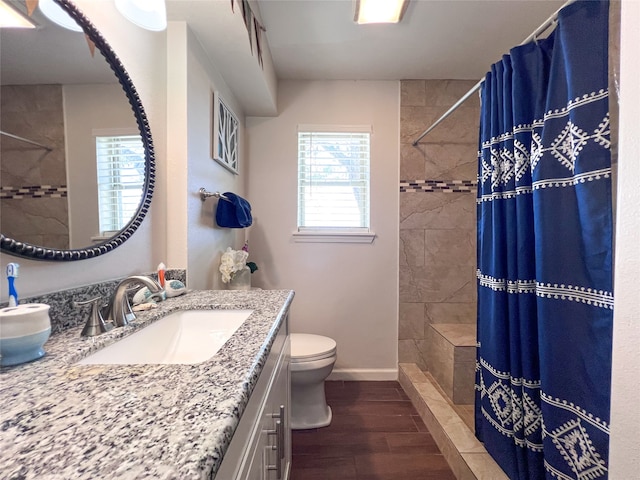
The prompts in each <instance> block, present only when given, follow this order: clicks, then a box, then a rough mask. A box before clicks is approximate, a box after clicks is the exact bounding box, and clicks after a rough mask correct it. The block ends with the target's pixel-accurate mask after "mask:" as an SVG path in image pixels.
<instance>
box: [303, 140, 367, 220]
mask: <svg viewBox="0 0 640 480" xmlns="http://www.w3.org/2000/svg"><path fill="white" fill-rule="evenodd" d="M341 130H343V129H341ZM354 130H355V129H354ZM360 130H362V129H360ZM370 137H371V134H370V132H369V131H367V132H364V131H299V132H298V230H299V231H304V230H309V229H318V230H321V229H334V230H352V231H354V232H358V231H368V229H369V195H370V192H369V163H370Z"/></svg>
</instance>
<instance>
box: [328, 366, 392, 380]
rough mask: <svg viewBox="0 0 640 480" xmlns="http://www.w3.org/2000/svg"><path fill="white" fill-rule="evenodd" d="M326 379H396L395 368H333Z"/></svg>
mask: <svg viewBox="0 0 640 480" xmlns="http://www.w3.org/2000/svg"><path fill="white" fill-rule="evenodd" d="M327 380H359V381H381V380H398V369H397V368H334V369H333V371H332V372H331V375H329V378H327Z"/></svg>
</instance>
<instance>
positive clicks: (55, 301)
mask: <svg viewBox="0 0 640 480" xmlns="http://www.w3.org/2000/svg"><path fill="white" fill-rule="evenodd" d="M146 275H147V276H148V277H151V278H153V279H155V280H157V279H158V275H157V273H149V274H146ZM123 278H124V277H123ZM165 278H166V279H167V280H180V281H181V282H182V283H184V284H185V285H186V283H187V281H186V279H187V271H186V270H184V269H171V270H167V271H166V273H165ZM121 280H122V278H121V279H116V280H109V281H106V282H100V283H94V284H91V285H85V286H82V287H75V288H70V289H67V290H60V291H58V292H52V293H46V294H44V295H37V296H33V297H28V298H20V303H21V304H22V303H44V304H47V305H49V306H50V307H51V309H50V310H49V317H50V318H51V333H52V334H55V333H60V332H63V331H65V330H67V329H68V328H72V327H78V326H82V325H84V323H85V322H86V321H87V318H88V317H89V314H90V309H91V306H90V305H85V306H82V307H75V306H74V302H77V301H84V300H89V299H92V298H95V297H102V298H103V299H104V301H105V303H106V302H107V300H108V299H109V297H110V296H111V294H112V293H113V292H114V290H115V288H116V286H117V285H118V283H119V282H120V281H121ZM7 305H8V303H7V302H3V303H0V308H3V307H6V306H7Z"/></svg>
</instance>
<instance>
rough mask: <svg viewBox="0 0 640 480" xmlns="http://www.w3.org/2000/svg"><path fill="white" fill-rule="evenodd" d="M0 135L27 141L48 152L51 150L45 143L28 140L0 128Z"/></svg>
mask: <svg viewBox="0 0 640 480" xmlns="http://www.w3.org/2000/svg"><path fill="white" fill-rule="evenodd" d="M0 135H4V136H5V137H9V138H13V139H15V140H20V141H21V142H25V143H29V144H31V145H35V146H36V147H40V148H44V149H45V150H47V151H49V152H50V151H51V150H53V149H52V148H51V147H47V146H46V145H42V144H41V143H38V142H34V141H33V140H29V139H28V138H24V137H19V136H18V135H14V134H13V133H8V132H5V131H3V130H0Z"/></svg>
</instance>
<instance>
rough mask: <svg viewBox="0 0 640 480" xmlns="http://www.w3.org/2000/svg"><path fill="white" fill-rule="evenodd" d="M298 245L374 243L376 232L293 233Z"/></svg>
mask: <svg viewBox="0 0 640 480" xmlns="http://www.w3.org/2000/svg"><path fill="white" fill-rule="evenodd" d="M292 236H293V241H294V242H296V243H373V240H374V239H375V238H376V234H375V232H337V231H328V232H320V231H316V232H311V231H308V232H293V233H292Z"/></svg>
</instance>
